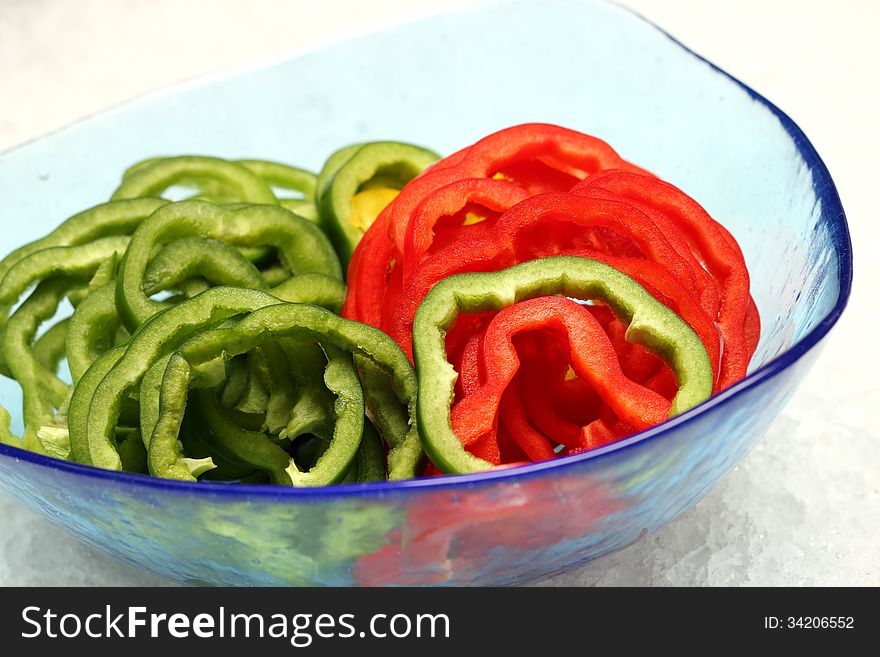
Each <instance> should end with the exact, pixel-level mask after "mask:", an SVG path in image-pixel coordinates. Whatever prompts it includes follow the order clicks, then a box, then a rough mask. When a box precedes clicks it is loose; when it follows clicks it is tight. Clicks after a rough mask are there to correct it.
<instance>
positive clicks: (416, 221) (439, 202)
mask: <svg viewBox="0 0 880 657" xmlns="http://www.w3.org/2000/svg"><path fill="white" fill-rule="evenodd" d="M528 196H529V195H528V193H527V192H526V191H525V190H524V189H523V188H522V187H519V186H518V185H515V184H513V183H510V182H507V181H505V180H493V179H491V178H465V179H463V180H458V181H456V182H454V183H450V184H449V185H446V186H445V187H440V188H439V189H436V190H435V191H433V192H431V193H430V194H428V196H426V197H425V199H424V200H423V201H422V202H421V203H420V204H419V205H418V207H416V209H415V211H414V212H413V214H412V216H411V217H410V221H409V226H408V227H407V232H406V249H405V253H404V256H405V257H404V260H403V282H404V285H405V284H406V280H407V278H409V275H410V274H411V273H412V270H413V269H414V268H415V267H416V266H417V265H418V264H419V263H420V262H421V261H422V260H423V259H424V256H425V254H427V253H428V252H429V249H430V248H431V245H432V244H433V243H434V240H435V234H434V231H435V228H436V227H437V224H438V222H439V221H440V220H441V219H442V218H443V217H447V216H452V215H455V214H457V213H459V212H461V211H462V210H464V209H465V208H466V207H468V206H469V205H479V206H482V207H484V208H486V209H487V210H489V211H491V212H494V213H496V215H500V214H501V213H502V212H504V211H505V210H507V209H508V208H510V207H511V206H513V205H516V204H517V203H519V202H520V201H522V200H524V199H526V198H528ZM488 223H490V222H488ZM474 226H479V227H480V228H479V230H480V231H482V230H485V228H486V226H487V222H485V221H484V222H482V223H479V224H474ZM459 230H460V231H462V232H461V234H462V235H466V234H469V233H471V232H473V231H474V230H475V228H473V227H468V226H461V227H460V228H459Z"/></svg>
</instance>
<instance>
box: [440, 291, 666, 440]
mask: <svg viewBox="0 0 880 657" xmlns="http://www.w3.org/2000/svg"><path fill="white" fill-rule="evenodd" d="M536 329H541V330H548V329H549V330H557V331H562V332H564V333H565V334H566V335H567V337H568V341H569V344H570V348H571V360H572V367H573V369H574V371H575V373H576V374H577V375H578V376H579V377H580V378H582V379H584V380H585V381H587V382H589V384H590V385H591V386H592V387H593V389H595V390H596V392H597V393H598V395H599V396H600V397H601V398H602V400H603V401H604V403H605V405H606V406H607V407H608V408H610V409H612V410H613V411H614V413H615V415H616V416H617V417H619V418H620V419H622V420H623V421H625V422H627V423H628V424H630V425H632V426H633V427H634V428H635V429H637V430H638V429H644V428H647V427H649V426H652V425H654V424H658V423H660V422H662V421H663V420H665V419H666V418H668V416H669V411H670V407H671V406H670V402H669V400H667V399H664V398H663V397H661V396H660V395H658V394H657V393H655V392H653V391H651V390H648V389H647V388H645V387H644V386H640V385H639V384H637V383H635V382H633V381H631V380H629V379H627V378H626V376H625V375H624V374H623V371H622V370H621V369H620V364H619V363H618V361H617V355H616V353H615V352H614V347H613V346H612V345H611V343H610V341H609V340H608V337H607V336H606V335H605V332H604V331H603V330H602V327H601V325H600V324H599V323H598V322H597V321H596V319H595V318H594V317H593V316H592V315H591V314H590V312H589V310H587V308H586V307H584V306H582V305H581V304H578V303H576V302H574V301H572V300H570V299H566V298H564V297H555V296H554V297H538V298H536V299H530V300H528V301H523V302H521V303H517V304H514V305H511V306H508V307H507V308H505V309H504V310H502V311H501V312H499V313H498V314H497V315H496V316H495V318H494V319H493V320H492V322H491V323H490V324H489V326H488V328H487V329H486V335H485V336H484V337H483V353H484V363H483V366H484V370H485V372H486V384H485V385H483V386H481V387H480V388H479V389H478V390H476V391H474V392H473V393H471V394H470V395H467V396H465V397H464V398H463V399H462V400H461V401H459V402H458V403H457V404H455V405H454V406H453V408H452V417H451V419H452V427H453V430H454V431H455V433H456V435H457V436H459V438H460V439H461V441H462V443H463V444H464V445H465V446H467V445H470V444H473V443H474V442H475V441H476V440H477V439H480V438H483V437H485V436H487V435H492V434H494V433H495V431H496V426H497V420H498V417H497V409H498V408H499V404H500V401H501V396H502V395H503V393H504V390H505V389H506V388H507V386H508V385H509V383H510V381H511V379H513V377H514V375H515V374H516V372H517V370H518V369H519V366H520V361H519V358H518V356H517V353H516V348H515V347H514V345H513V336H514V335H516V334H518V333H521V332H523V331H528V330H536ZM492 409H495V412H492Z"/></svg>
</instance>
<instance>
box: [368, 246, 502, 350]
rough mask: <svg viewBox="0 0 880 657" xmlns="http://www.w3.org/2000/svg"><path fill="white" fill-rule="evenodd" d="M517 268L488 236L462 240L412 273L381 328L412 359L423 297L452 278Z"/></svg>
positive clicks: (441, 251)
mask: <svg viewBox="0 0 880 657" xmlns="http://www.w3.org/2000/svg"><path fill="white" fill-rule="evenodd" d="M514 264H516V261H515V260H514V259H513V258H512V256H511V254H510V253H508V252H507V250H505V249H504V248H502V247H501V245H499V243H498V241H497V240H496V239H494V238H492V237H489V236H483V237H462V238H461V239H458V240H456V241H455V242H454V243H452V244H450V245H449V246H448V247H446V248H444V249H441V250H440V251H438V252H437V253H436V254H434V255H433V256H431V257H429V258H427V259H426V260H425V261H424V262H422V264H421V265H419V267H418V268H417V269H416V271H415V272H414V273H413V275H412V277H411V278H410V280H409V281H408V282H407V286H406V288H405V289H404V290H403V292H402V293H401V294H399V295H398V296H397V297H396V298H394V303H393V304H388V305H387V306H386V316H385V317H383V318H382V322H381V324H380V328H382V330H384V331H385V332H386V333H388V335H390V336H391V337H392V338H394V341H395V342H397V344H399V345H400V346H401V348H402V349H403V351H404V353H406V354H407V355H408V356H410V357H412V350H413V319H414V317H415V315H416V311H417V310H418V308H419V304H420V303H422V300H423V299H424V298H425V295H426V294H428V292H429V291H430V290H431V288H432V287H433V286H434V285H435V284H436V283H437V281H439V280H442V279H444V278H447V277H448V276H451V275H453V274H463V273H469V272H485V271H496V270H498V269H503V268H504V267H509V266H511V265H514Z"/></svg>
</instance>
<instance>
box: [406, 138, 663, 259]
mask: <svg viewBox="0 0 880 657" xmlns="http://www.w3.org/2000/svg"><path fill="white" fill-rule="evenodd" d="M458 158H459V154H458V153H457V154H456V157H455V160H457V164H455V165H451V166H447V165H446V164H445V161H444V160H440V161H439V162H437V163H436V164H435V165H434V166H433V167H432V168H431V169H429V170H428V171H426V172H424V173H423V174H422V175H421V176H419V177H418V178H416V179H415V180H412V181H410V183H409V184H407V186H406V187H404V188H403V190H402V191H401V193H400V195H399V196H398V197H397V198H396V199H394V203H393V206H394V209H393V212H392V214H391V222H390V226H389V230H390V232H389V235H390V237H391V241H392V243H393V244H394V247H395V256H397V257H401V256H402V255H403V254H404V253H405V249H406V232H407V226H408V225H409V221H410V217H411V216H412V213H413V212H414V211H415V209H416V207H417V206H418V205H419V203H421V202H422V200H424V198H425V197H426V196H427V195H428V194H429V193H431V191H433V190H434V189H436V188H437V187H440V186H443V185H446V184H449V183H452V182H455V181H456V180H461V179H463V178H492V177H493V176H495V175H496V174H501V175H503V174H504V169H505V168H506V167H507V168H509V167H511V166H512V165H516V164H521V163H523V162H525V161H528V160H542V161H543V163H544V164H546V165H547V166H548V167H549V168H550V169H555V170H557V171H560V172H562V173H567V174H570V177H571V178H573V179H574V180H578V179H583V178H585V177H586V176H589V175H591V174H593V173H595V172H597V171H602V170H603V169H623V170H629V171H634V172H637V173H640V174H644V175H650V174H648V172H647V171H645V170H644V169H642V168H640V167H637V166H635V165H633V164H630V163H629V162H626V161H625V160H624V159H622V158H621V157H620V155H618V154H617V152H616V151H615V150H614V149H613V148H611V146H609V145H608V144H607V143H606V142H604V141H602V140H601V139H597V138H596V137H592V136H590V135H585V134H583V133H580V132H577V131H575V130H569V129H567V128H562V127H560V126H555V125H550V124H546V123H525V124H522V125H516V126H513V127H510V128H506V129H504V130H499V131H498V132H495V133H493V134H491V135H488V136H486V137H483V138H482V139H481V140H479V141H478V142H476V143H475V144H473V145H472V146H470V147H469V148H468V149H467V150H466V152H465V153H464V154H463V155H461V156H460V158H461V159H458ZM514 182H518V183H519V184H520V185H521V186H524V187H526V188H527V189H528V190H529V191H530V193H533V194H534V193H538V192H543V191H567V189H563V188H560V187H558V186H556V187H552V188H549V189H548V188H541V189H529V187H530V186H529V185H528V183H527V181H522V180H520V181H517V180H514ZM569 187H570V185H569Z"/></svg>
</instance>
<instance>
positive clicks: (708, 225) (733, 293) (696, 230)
mask: <svg viewBox="0 0 880 657" xmlns="http://www.w3.org/2000/svg"><path fill="white" fill-rule="evenodd" d="M591 187H600V188H601V189H604V190H607V191H609V192H612V193H614V194H617V195H618V196H620V197H623V198H624V199H629V200H631V201H636V202H638V203H643V204H645V205H648V206H650V207H653V208H655V209H656V210H658V211H659V212H661V213H663V214H665V215H666V216H667V217H669V218H670V219H671V220H672V221H673V222H674V224H675V225H676V226H677V227H678V228H679V230H680V231H681V232H682V233H683V234H684V235H685V237H686V238H687V239H688V241H689V242H690V245H691V248H692V249H693V250H694V252H695V254H696V255H697V256H698V257H699V258H700V259H701V260H702V261H703V262H704V263H705V267H706V268H707V269H708V271H709V273H710V274H712V276H713V277H714V278H715V279H716V280H717V281H718V285H719V288H720V290H721V306H720V308H719V311H718V324H719V325H720V327H721V332H722V334H723V336H724V354H723V357H722V362H721V373H720V377H719V379H720V380H719V387H720V388H721V389H723V388H726V387H727V386H729V385H731V384H732V383H734V382H735V381H738V380H739V379H741V378H742V377H743V376H745V375H746V372H747V370H748V365H749V361H750V360H751V357H752V354H753V353H754V347H755V346H757V339H756V338H757V337H758V335H759V334H760V319H759V318H758V316H757V312H756V308H755V307H754V301H752V299H751V296H750V294H749V273H748V269H747V268H746V265H745V259H744V258H743V255H742V251H741V250H740V248H739V245H738V244H737V243H736V240H735V239H734V238H733V236H732V235H731V234H730V232H729V231H728V230H727V229H726V228H724V227H723V226H722V225H721V224H719V223H718V222H717V221H715V220H714V219H713V218H712V217H711V216H710V215H709V213H708V212H706V210H705V209H703V207H702V206H701V205H700V204H699V203H697V202H696V201H694V200H693V199H692V198H691V197H690V196H688V195H687V194H685V193H684V192H683V191H681V190H680V189H678V188H677V187H675V186H674V185H670V184H669V183H666V182H663V181H662V180H658V179H657V178H651V177H648V176H640V175H637V174H634V173H630V172H625V171H607V172H602V173H599V174H597V175H596V176H593V177H591V178H590V179H588V180H585V181H583V182H581V183H579V184H578V185H576V186H575V187H574V188H573V189H572V192H574V193H578V192H583V191H584V190H587V189H589V188H591ZM747 315H748V316H749V317H748V332H749V336H748V337H746V336H745V332H746V323H747V321H746V316H747Z"/></svg>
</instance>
